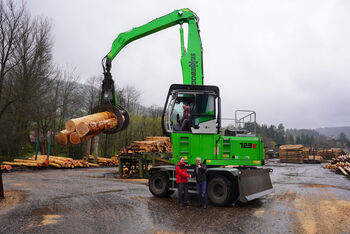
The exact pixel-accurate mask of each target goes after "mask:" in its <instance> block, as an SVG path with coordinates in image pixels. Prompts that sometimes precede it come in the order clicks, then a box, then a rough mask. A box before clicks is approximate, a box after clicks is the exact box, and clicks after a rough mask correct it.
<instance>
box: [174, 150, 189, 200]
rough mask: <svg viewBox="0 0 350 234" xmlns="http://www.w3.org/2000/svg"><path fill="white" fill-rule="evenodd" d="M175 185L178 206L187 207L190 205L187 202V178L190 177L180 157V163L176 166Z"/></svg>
mask: <svg viewBox="0 0 350 234" xmlns="http://www.w3.org/2000/svg"><path fill="white" fill-rule="evenodd" d="M175 173H176V183H177V186H178V189H177V201H178V204H179V205H182V206H188V205H189V204H190V203H189V201H188V178H191V175H190V174H188V173H187V168H186V165H185V158H184V157H181V158H180V162H179V163H178V164H177V165H176V170H175Z"/></svg>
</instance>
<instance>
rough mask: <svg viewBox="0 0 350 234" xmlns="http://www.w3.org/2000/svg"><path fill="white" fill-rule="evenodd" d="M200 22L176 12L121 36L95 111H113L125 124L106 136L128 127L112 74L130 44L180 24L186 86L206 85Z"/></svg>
mask: <svg viewBox="0 0 350 234" xmlns="http://www.w3.org/2000/svg"><path fill="white" fill-rule="evenodd" d="M198 21H199V19H198V17H197V15H196V14H195V13H194V12H192V11H191V10H189V9H187V8H184V9H181V10H175V11H173V12H171V13H170V14H167V15H165V16H162V17H160V18H157V19H155V20H153V21H151V22H149V23H147V24H144V25H142V26H140V27H137V28H133V29H131V30H130V31H127V32H123V33H120V34H119V35H118V37H117V38H116V39H115V40H114V42H113V44H112V49H111V51H110V52H109V53H108V54H107V55H106V56H105V57H104V58H103V60H102V67H103V74H104V79H103V81H102V95H101V100H100V105H99V106H98V107H96V108H95V109H94V112H101V111H106V110H108V111H112V112H114V113H115V114H116V116H117V118H118V123H123V124H120V125H119V124H118V128H115V129H113V130H112V131H109V132H107V133H111V134H112V133H116V132H118V131H122V130H124V129H126V128H127V126H128V123H129V114H128V112H127V111H126V110H125V109H124V108H123V107H122V106H120V105H119V104H118V103H117V98H116V95H115V91H114V90H115V89H114V81H113V79H112V74H111V72H110V70H111V67H112V61H113V59H114V58H115V57H116V56H117V55H118V53H119V52H120V51H121V50H122V49H123V48H124V47H125V46H126V45H127V44H129V43H130V42H132V41H134V40H137V39H140V38H142V37H145V36H148V35H150V34H152V33H155V32H158V31H161V30H163V29H166V28H169V27H172V26H174V25H177V24H179V25H180V26H181V27H180V38H181V67H182V75H183V84H188V85H203V64H202V43H201V38H200V35H199V28H198ZM183 23H187V24H188V43H187V48H185V43H184V33H183V28H182V24H183Z"/></svg>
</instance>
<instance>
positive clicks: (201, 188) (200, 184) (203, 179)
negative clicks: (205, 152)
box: [193, 158, 208, 209]
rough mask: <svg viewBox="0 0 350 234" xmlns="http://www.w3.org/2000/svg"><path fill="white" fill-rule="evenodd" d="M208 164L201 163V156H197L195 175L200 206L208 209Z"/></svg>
mask: <svg viewBox="0 0 350 234" xmlns="http://www.w3.org/2000/svg"><path fill="white" fill-rule="evenodd" d="M206 173H207V166H206V165H205V164H203V163H201V158H196V167H195V168H194V174H193V177H196V180H197V196H198V202H199V204H198V207H201V206H202V205H203V208H204V209H206V208H207V205H208V198H207V175H206Z"/></svg>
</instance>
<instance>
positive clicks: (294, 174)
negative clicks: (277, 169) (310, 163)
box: [283, 173, 298, 176]
mask: <svg viewBox="0 0 350 234" xmlns="http://www.w3.org/2000/svg"><path fill="white" fill-rule="evenodd" d="M283 175H285V176H298V173H289V174H283Z"/></svg>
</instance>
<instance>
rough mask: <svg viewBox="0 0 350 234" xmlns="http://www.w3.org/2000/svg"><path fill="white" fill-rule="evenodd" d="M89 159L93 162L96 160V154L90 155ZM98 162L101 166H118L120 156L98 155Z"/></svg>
mask: <svg viewBox="0 0 350 234" xmlns="http://www.w3.org/2000/svg"><path fill="white" fill-rule="evenodd" d="M89 161H90V162H91V163H93V162H94V156H93V155H90V156H89ZM97 163H98V165H100V166H106V167H112V166H118V157H117V156H115V157H112V158H103V157H97Z"/></svg>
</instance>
